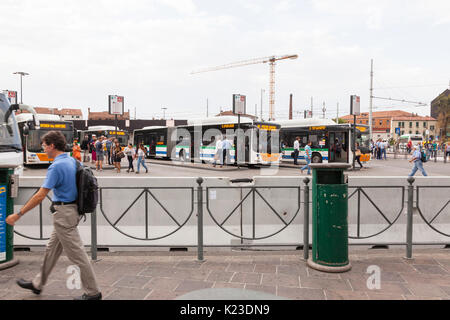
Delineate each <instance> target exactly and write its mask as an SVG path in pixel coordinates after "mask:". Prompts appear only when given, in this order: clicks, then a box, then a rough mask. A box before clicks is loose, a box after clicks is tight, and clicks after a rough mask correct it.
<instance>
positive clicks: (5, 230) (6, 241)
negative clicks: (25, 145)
mask: <svg viewBox="0 0 450 320" xmlns="http://www.w3.org/2000/svg"><path fill="white" fill-rule="evenodd" d="M13 174H14V170H13V169H5V168H1V169H0V270H3V269H6V268H10V267H13V266H15V265H16V264H18V263H19V260H18V259H14V242H13V240H14V227H12V226H10V225H9V224H7V223H6V221H5V220H6V217H7V216H8V215H10V214H12V213H13V206H14V202H13V199H12V197H11V183H12V182H13V183H14V182H15V181H14V179H12V178H11V177H12V175H13Z"/></svg>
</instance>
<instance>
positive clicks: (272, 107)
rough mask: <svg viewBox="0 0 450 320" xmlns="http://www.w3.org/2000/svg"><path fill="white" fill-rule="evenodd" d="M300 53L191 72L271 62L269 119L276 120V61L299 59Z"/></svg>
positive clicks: (198, 71) (238, 62)
mask: <svg viewBox="0 0 450 320" xmlns="http://www.w3.org/2000/svg"><path fill="white" fill-rule="evenodd" d="M297 58H298V55H296V54H292V55H284V56H279V57H277V56H270V57H263V58H257V59H249V60H243V61H237V62H232V63H228V64H224V65H221V66H217V67H211V68H203V69H200V70H197V71H192V72H191V74H196V73H202V72H210V71H217V70H222V69H229V68H236V67H242V66H247V65H251V64H257V63H269V65H270V74H269V78H270V81H269V121H273V120H275V117H274V115H275V62H276V61H279V60H286V59H297Z"/></svg>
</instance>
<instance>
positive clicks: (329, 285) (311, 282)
mask: <svg viewBox="0 0 450 320" xmlns="http://www.w3.org/2000/svg"><path fill="white" fill-rule="evenodd" d="M404 254H405V251H404V249H401V250H400V249H389V250H365V249H357V250H356V249H352V250H351V251H350V260H351V263H352V265H353V268H352V270H351V271H349V272H347V273H341V274H330V273H322V272H319V271H316V270H313V269H310V268H308V267H307V265H306V262H305V261H303V260H302V259H301V258H302V251H282V252H280V251H264V252H262V251H215V252H205V261H204V262H198V261H196V253H195V252H183V253H169V252H120V253H99V260H98V261H97V262H95V263H94V269H95V271H96V274H97V277H98V281H99V284H100V286H101V290H102V293H103V297H104V299H121V300H122V299H174V298H176V297H177V296H180V295H183V294H185V293H188V292H191V291H194V290H199V289H204V288H241V289H243V290H255V291H261V292H266V293H270V294H274V295H278V296H280V297H284V298H286V299H298V300H303V299H305V300H306V299H308V300H310V299H314V300H323V299H330V300H335V299H346V300H349V299H352V300H353V299H365V300H367V299H373V300H375V299H389V300H391V299H402V300H404V299H446V300H448V299H450V250H449V249H436V248H434V249H414V259H413V260H405V259H403V256H404ZM16 257H18V258H19V259H20V261H21V262H20V264H19V265H17V266H15V267H13V268H10V269H7V270H2V271H0V299H3V300H5V299H8V300H9V299H43V300H47V299H72V297H74V296H77V295H81V294H82V291H81V290H69V289H67V286H66V281H67V279H68V276H69V274H67V273H66V270H67V267H68V266H69V265H70V263H69V261H68V260H67V258H66V257H65V256H63V257H61V259H60V261H59V262H58V264H57V265H56V267H55V270H54V271H53V273H52V275H51V276H50V280H49V282H48V284H47V286H46V287H45V290H44V291H43V292H42V294H41V295H40V296H35V295H34V294H32V293H31V292H29V291H28V290H24V289H21V288H19V287H18V286H17V285H16V283H15V280H16V278H18V277H23V278H25V279H31V278H32V277H33V276H34V275H35V274H36V273H37V272H38V271H39V269H40V264H41V261H42V257H43V252H17V253H16ZM371 265H377V266H379V267H380V268H381V288H380V289H379V290H369V289H368V288H367V285H366V283H367V279H368V277H369V276H370V275H369V274H368V273H366V271H367V267H368V266H371Z"/></svg>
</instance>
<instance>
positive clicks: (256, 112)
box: [255, 103, 258, 120]
mask: <svg viewBox="0 0 450 320" xmlns="http://www.w3.org/2000/svg"><path fill="white" fill-rule="evenodd" d="M255 117H256V120H258V104H257V103H255Z"/></svg>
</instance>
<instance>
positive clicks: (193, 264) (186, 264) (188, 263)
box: [175, 261, 203, 269]
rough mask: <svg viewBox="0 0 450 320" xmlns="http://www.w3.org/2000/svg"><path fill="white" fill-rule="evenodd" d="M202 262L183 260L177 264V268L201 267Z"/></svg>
mask: <svg viewBox="0 0 450 320" xmlns="http://www.w3.org/2000/svg"><path fill="white" fill-rule="evenodd" d="M202 264H203V263H202V262H197V261H181V262H179V263H177V264H176V265H175V268H182V269H199V268H200V267H201V266H202Z"/></svg>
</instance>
